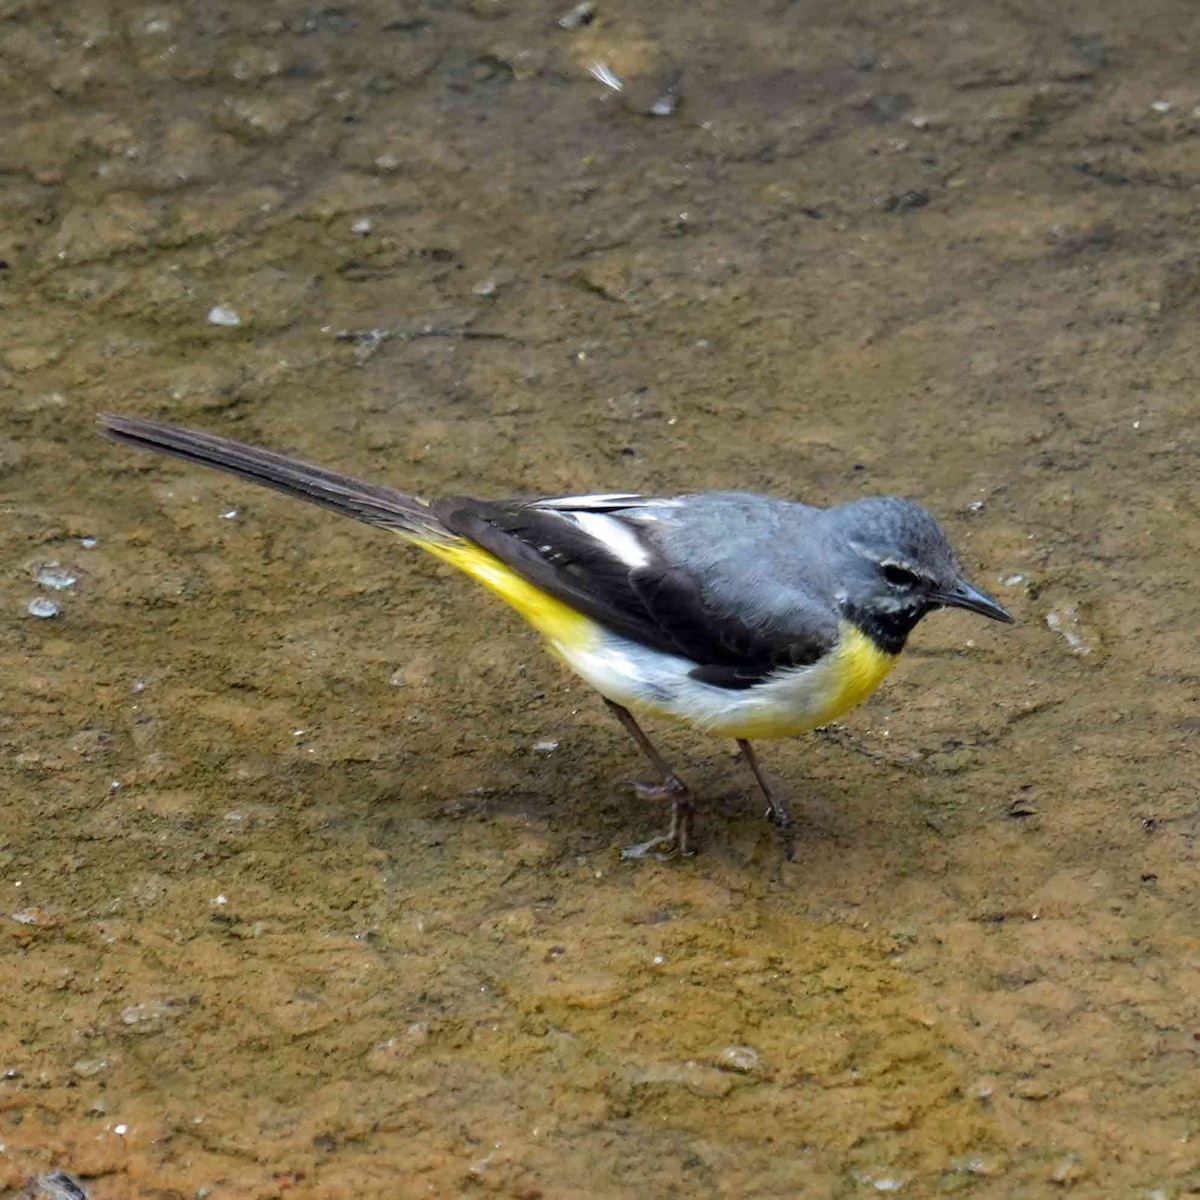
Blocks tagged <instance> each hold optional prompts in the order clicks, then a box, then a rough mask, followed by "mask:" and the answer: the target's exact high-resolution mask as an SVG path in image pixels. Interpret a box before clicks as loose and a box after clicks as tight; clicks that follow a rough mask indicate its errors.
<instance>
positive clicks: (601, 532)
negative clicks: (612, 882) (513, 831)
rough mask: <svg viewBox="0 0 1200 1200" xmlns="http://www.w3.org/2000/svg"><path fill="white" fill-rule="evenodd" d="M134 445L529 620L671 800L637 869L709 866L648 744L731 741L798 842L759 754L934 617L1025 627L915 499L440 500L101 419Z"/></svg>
mask: <svg viewBox="0 0 1200 1200" xmlns="http://www.w3.org/2000/svg"><path fill="white" fill-rule="evenodd" d="M99 422H100V428H101V431H102V432H103V433H104V434H106V435H107V436H108V437H109V438H112V439H113V440H115V441H117V442H120V443H123V444H124V445H127V446H133V447H137V448H139V449H143V450H154V451H158V452H160V453H163V454H166V455H170V456H173V457H175V458H179V459H183V460H185V461H186V462H189V463H193V464H198V465H201V466H205V467H212V468H215V469H217V470H221V471H226V472H229V473H231V474H233V475H236V476H238V477H239V478H241V479H244V480H248V481H250V482H252V483H256V484H260V485H262V486H264V487H267V488H272V489H274V490H275V491H277V492H282V493H284V494H286V495H288V496H293V497H296V498H297V499H300V500H304V501H307V502H309V503H311V504H315V505H318V506H320V507H322V508H325V509H329V510H331V511H333V512H335V513H340V514H342V515H343V516H348V517H352V518H354V519H356V520H359V521H363V522H365V523H366V524H368V525H373V526H376V527H378V528H380V529H383V530H386V531H388V532H390V533H393V534H398V535H399V536H400V537H402V538H404V539H405V540H406V541H408V542H411V543H413V544H414V545H416V546H418V547H419V548H420V549H422V550H424V551H426V552H427V553H429V554H431V555H433V556H434V557H435V558H438V559H441V560H442V561H443V562H445V563H448V564H449V565H450V566H452V567H455V568H457V569H458V570H459V571H461V572H463V573H464V574H466V575H467V576H469V577H470V578H472V579H474V580H475V581H476V582H478V583H480V584H482V585H483V586H484V587H485V588H487V589H488V590H489V591H491V592H492V593H494V594H495V595H496V596H498V597H499V598H500V599H501V600H503V601H505V602H506V603H507V604H509V605H510V606H511V607H512V608H514V609H515V610H516V611H517V612H518V613H519V614H520V615H521V616H522V617H523V618H524V619H525V620H526V621H527V622H528V623H529V624H530V625H531V626H533V628H534V629H535V630H536V631H537V632H538V633H539V634H541V636H542V637H543V639H544V640H545V641H546V643H547V644H548V647H549V649H550V651H551V652H552V653H553V654H554V655H555V656H557V657H558V658H559V659H560V660H561V661H562V662H563V663H565V664H566V665H567V666H568V667H569V668H570V669H571V670H573V671H574V672H575V673H576V674H577V675H579V676H580V677H581V678H582V679H583V680H584V681H585V682H586V683H588V684H589V685H590V686H591V687H592V688H593V689H595V691H596V692H598V693H599V694H600V696H601V698H602V699H603V701H604V703H605V705H606V706H607V707H608V709H609V710H610V711H611V712H612V714H613V715H614V716H615V717H616V719H617V720H618V721H619V722H620V724H621V725H622V726H623V727H624V729H625V730H626V731H627V732H628V733H629V735H630V736H631V737H632V738H633V740H634V741H635V742H636V743H637V745H638V747H639V748H640V749H641V751H642V753H643V754H644V755H645V757H646V759H647V760H648V761H649V762H650V765H651V767H652V768H653V770H654V773H655V775H656V779H655V780H654V781H653V782H651V783H647V784H635V785H634V786H635V788H636V790H637V792H638V794H639V795H641V796H643V797H644V798H646V799H648V800H659V801H666V802H669V803H670V806H671V822H670V828H669V829H668V830H667V832H666V833H664V834H661V835H658V836H656V837H653V838H651V839H649V840H647V841H645V842H641V843H639V844H637V845H634V846H630V847H627V848H626V849H625V850H624V851H623V853H624V854H625V855H626V856H627V857H631V858H639V857H642V856H643V855H645V854H647V853H649V852H650V851H655V852H656V853H657V854H658V855H659V856H660V857H664V858H665V857H668V856H671V855H687V854H691V853H693V852H694V850H695V839H694V824H695V803H694V800H693V797H692V793H691V791H690V789H689V788H688V787H687V786H686V785H685V784H684V782H683V781H682V780H681V779H680V777H679V775H678V774H676V772H675V770H674V769H673V768H672V767H671V766H670V764H669V763H668V762H667V761H666V759H665V758H664V757H663V756H662V754H661V753H660V752H659V750H658V749H657V747H656V746H655V745H654V743H653V742H652V741H651V740H650V738H649V737H648V736H647V735H646V733H645V731H644V730H643V729H642V725H641V720H643V719H645V718H647V717H650V718H667V719H672V720H675V721H680V722H683V723H685V724H688V725H691V726H693V727H696V728H697V729H699V730H700V731H702V732H704V733H706V734H711V735H714V736H719V737H727V738H732V739H733V740H734V741H735V742H736V744H737V747H738V750H739V752H740V755H741V757H742V759H743V760H744V761H745V763H746V765H747V766H748V767H749V769H750V771H751V773H752V775H753V776H754V779H755V782H756V783H757V786H758V788H759V790H760V791H761V792H762V795H763V797H764V798H765V800H766V802H767V805H768V808H767V816H768V818H769V819H770V820H772V821H773V822H774V823H775V824H776V826H778V828H779V830H780V831H781V834H782V837H783V840H784V844H785V846H786V847H787V852H788V854H789V856H790V855H791V854H792V853H793V848H794V821H793V818H792V815H791V811H790V808H789V805H788V803H787V800H786V798H785V797H784V796H783V795H782V793H781V792H780V790H779V789H778V788H777V787H776V786H775V785H774V784H773V783H772V782H771V781H770V780H769V779H768V778H767V776H766V774H765V773H764V771H763V770H762V766H761V764H760V762H759V758H758V754H757V752H756V750H755V749H754V746H753V743H754V742H755V741H758V740H760V739H774V738H785V737H793V736H796V735H798V734H802V733H805V732H808V731H810V730H813V729H816V728H819V727H820V726H822V725H826V724H828V723H829V722H830V721H832V720H834V719H835V718H836V717H838V716H840V715H841V714H842V713H843V712H845V711H846V710H847V709H849V708H851V707H852V706H854V705H856V704H858V703H859V702H861V701H862V700H864V699H865V698H866V697H867V696H869V695H870V694H871V693H872V692H873V691H874V690H875V689H876V688H877V687H878V686H879V684H880V683H882V682H883V680H884V678H885V677H886V676H887V674H888V672H889V671H890V670H891V669H892V667H893V666H894V665H895V663H896V661H897V659H898V657H899V655H900V652H901V651H902V650H903V649H904V646H905V643H906V641H907V639H908V637H909V635H910V634H911V633H912V631H913V629H914V628H915V627H916V626H917V624H918V622H920V621H921V619H922V618H923V617H925V616H926V615H927V614H929V613H931V612H934V611H936V610H938V609H945V608H957V609H963V610H966V611H967V612H970V613H975V614H978V615H980V616H983V617H987V618H990V619H992V620H995V621H1001V622H1005V623H1009V624H1011V623H1012V621H1013V618H1012V615H1011V614H1010V613H1009V612H1008V611H1007V610H1005V609H1004V608H1003V607H1002V606H1001V605H1000V604H999V603H997V601H996V600H994V599H993V598H992V597H991V596H989V595H987V594H986V593H985V592H983V591H981V590H980V589H979V588H977V587H976V586H975V585H974V584H972V583H971V582H969V580H968V579H967V578H966V576H965V575H964V574H963V573H962V571H961V569H960V568H959V566H958V561H957V559H956V556H955V554H954V551H953V549H952V548H951V545H950V542H949V540H948V539H947V536H946V534H945V533H944V532H943V530H942V528H941V526H940V525H939V524H938V522H937V521H936V520H935V518H934V517H933V516H932V515H931V514H930V513H929V512H928V511H927V510H926V509H925V508H924V507H922V506H921V505H920V504H918V503H917V502H916V501H914V500H910V499H906V498H903V497H899V496H865V497H860V498H858V499H853V500H849V501H846V502H844V503H841V504H834V505H830V506H827V507H821V506H817V505H812V504H805V503H802V502H800V501H797V500H789V499H783V498H778V497H773V496H765V495H760V494H757V493H754V492H745V491H743V492H739V491H697V492H690V493H685V494H682V495H664V496H657V495H642V494H638V493H633V492H605V493H598V494H590V495H577V496H533V497H518V498H515V499H506V500H479V499H473V498H471V497H468V496H456V495H450V496H444V497H440V498H435V499H429V500H423V499H419V498H417V497H416V496H411V495H407V494H405V493H403V492H399V491H396V490H394V489H392V488H390V487H385V486H381V485H378V484H372V483H366V482H363V481H362V480H359V479H355V478H352V477H351V476H349V475H344V474H342V473H341V472H338V471H333V470H329V469H327V468H325V467H320V466H317V465H315V464H313V463H310V462H306V461H304V460H302V459H299V458H293V457H291V456H289V455H285V454H280V453H277V452H275V451H271V450H264V449H260V448H258V447H256V446H251V445H247V444H245V443H242V442H237V441H234V440H232V439H230V438H225V437H220V436H217V435H215V434H212V433H204V432H198V431H195V430H189V429H183V428H179V427H177V426H174V425H170V424H166V423H163V422H161V421H153V420H146V419H143V418H139V417H129V416H115V415H102V416H101V417H100V418H99Z"/></svg>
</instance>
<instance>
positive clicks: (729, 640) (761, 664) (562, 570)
mask: <svg viewBox="0 0 1200 1200" xmlns="http://www.w3.org/2000/svg"><path fill="white" fill-rule="evenodd" d="M568 502H570V505H571V506H570V507H567V504H568ZM670 504H671V502H670V501H661V500H654V499H647V498H643V497H637V496H625V495H622V496H616V495H613V496H603V497H569V498H566V499H563V500H549V501H513V502H498V503H493V502H488V501H483V500H472V499H469V498H466V497H462V496H452V497H447V498H445V499H442V500H435V501H433V503H432V504H431V506H430V507H431V508H432V509H433V512H434V514H435V515H436V516H437V518H438V520H439V521H441V523H442V524H443V525H444V526H445V527H446V528H447V529H449V530H450V531H451V532H453V533H457V534H458V535H459V536H461V537H465V538H467V539H468V540H470V541H472V542H474V543H475V544H476V545H478V546H481V547H483V549H485V550H487V551H489V552H490V553H491V554H494V555H495V556H496V557H497V558H498V559H500V561H501V562H503V563H505V564H506V565H507V566H509V567H511V568H512V569H513V570H514V571H516V572H517V573H518V574H520V575H521V576H522V577H523V578H525V579H528V580H529V582H530V583H532V584H534V585H535V586H536V587H539V588H541V589H542V590H543V591H545V592H548V593H549V594H550V595H552V596H555V597H557V598H558V599H560V600H562V601H563V602H565V603H566V604H569V605H570V606H571V607H572V608H574V609H577V610H578V611H579V612H582V613H584V614H585V615H586V616H589V617H591V618H592V619H593V620H595V621H597V622H599V623H600V624H601V625H603V626H605V627H606V628H608V629H611V630H612V631H613V632H614V633H619V634H622V635H623V636H625V637H628V638H632V639H633V640H634V641H636V642H640V643H641V644H643V645H645V646H649V647H651V648H652V649H654V650H659V651H662V652H663V653H666V654H675V655H679V656H680V657H683V658H687V659H690V660H691V661H692V662H694V663H695V664H696V667H695V669H694V670H693V671H692V675H693V677H694V678H696V679H700V680H703V681H704V682H707V683H711V684H715V685H716V686H718V687H727V688H747V687H752V686H754V684H756V683H761V682H762V681H763V680H764V679H765V678H767V677H768V676H769V675H770V674H771V672H772V671H773V670H774V669H776V668H777V667H785V666H787V667H791V666H805V665H807V664H809V663H813V662H815V661H816V660H817V659H818V658H820V657H821V655H822V654H824V653H825V652H826V651H827V650H828V649H829V647H830V646H831V645H832V642H833V640H834V635H833V634H832V633H831V631H830V630H829V629H828V628H827V627H825V626H824V625H823V624H822V625H821V626H820V627H819V628H812V629H804V630H796V629H794V628H793V629H781V628H774V629H771V628H767V627H765V626H763V625H757V626H756V625H751V624H750V623H748V622H746V621H744V620H742V619H740V618H739V617H738V616H736V615H734V614H732V613H729V612H726V611H719V610H718V609H717V608H715V607H714V606H713V605H712V604H711V603H709V602H706V600H705V597H704V594H703V588H702V586H701V582H700V580H698V579H697V578H696V577H695V576H694V575H693V574H692V573H691V572H689V571H688V570H687V569H686V568H685V567H683V566H680V565H678V564H672V563H670V562H668V561H666V560H665V558H664V556H663V554H662V552H661V550H660V549H659V547H658V546H657V545H656V543H655V541H654V538H653V535H652V532H651V531H652V530H653V520H650V521H647V520H646V519H645V517H646V515H647V514H649V515H651V516H652V515H653V514H654V510H655V508H656V507H663V506H668V505H670ZM622 513H624V514H625V515H624V516H623V515H622ZM589 514H594V515H592V516H589ZM664 515H665V514H664ZM639 516H641V518H642V519H639ZM597 522H599V523H597ZM801 624H803V622H801Z"/></svg>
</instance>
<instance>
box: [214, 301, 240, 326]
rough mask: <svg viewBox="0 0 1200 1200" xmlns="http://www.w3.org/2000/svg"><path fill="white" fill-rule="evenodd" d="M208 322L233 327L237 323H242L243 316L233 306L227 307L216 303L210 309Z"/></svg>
mask: <svg viewBox="0 0 1200 1200" xmlns="http://www.w3.org/2000/svg"><path fill="white" fill-rule="evenodd" d="M208 323H209V324H210V325H224V326H226V327H227V328H230V329H232V328H233V327H234V326H235V325H240V324H241V323H242V318H241V317H239V316H238V315H237V313H236V312H234V311H233V309H232V308H226V307H225V305H223V304H214V305H213V306H212V308H210V309H209V310H208Z"/></svg>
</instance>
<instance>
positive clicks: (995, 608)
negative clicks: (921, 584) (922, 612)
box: [936, 579, 1013, 625]
mask: <svg viewBox="0 0 1200 1200" xmlns="http://www.w3.org/2000/svg"><path fill="white" fill-rule="evenodd" d="M936 599H937V602H938V603H939V604H941V605H944V606H945V607H946V608H965V609H966V610H967V612H973V613H978V614H979V615H980V616H981V617H991V619H992V620H993V621H1003V622H1004V623H1005V625H1011V624H1012V623H1013V618H1012V614H1011V613H1010V612H1009V611H1008V610H1007V609H1005V608H1001V607H1000V605H999V604H997V603H996V601H995V600H993V599H992V598H991V596H987V595H985V594H984V593H983V592H981V591H980V590H979V589H978V588H977V587H974V586H972V585H971V584H969V583H968V582H967V581H966V580H965V579H960V580H959V581H958V582H957V583H956V584H955V585H954V587H952V588H951V589H950V590H949V591H948V592H938V594H937V596H936Z"/></svg>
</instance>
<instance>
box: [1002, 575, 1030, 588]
mask: <svg viewBox="0 0 1200 1200" xmlns="http://www.w3.org/2000/svg"><path fill="white" fill-rule="evenodd" d="M1024 582H1025V576H1024V575H1019V574H1018V575H1005V576H1004V577H1003V578H1002V579H1001V580H1000V584H1001V586H1002V587H1018V586H1020V585H1021V584H1022V583H1024Z"/></svg>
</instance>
